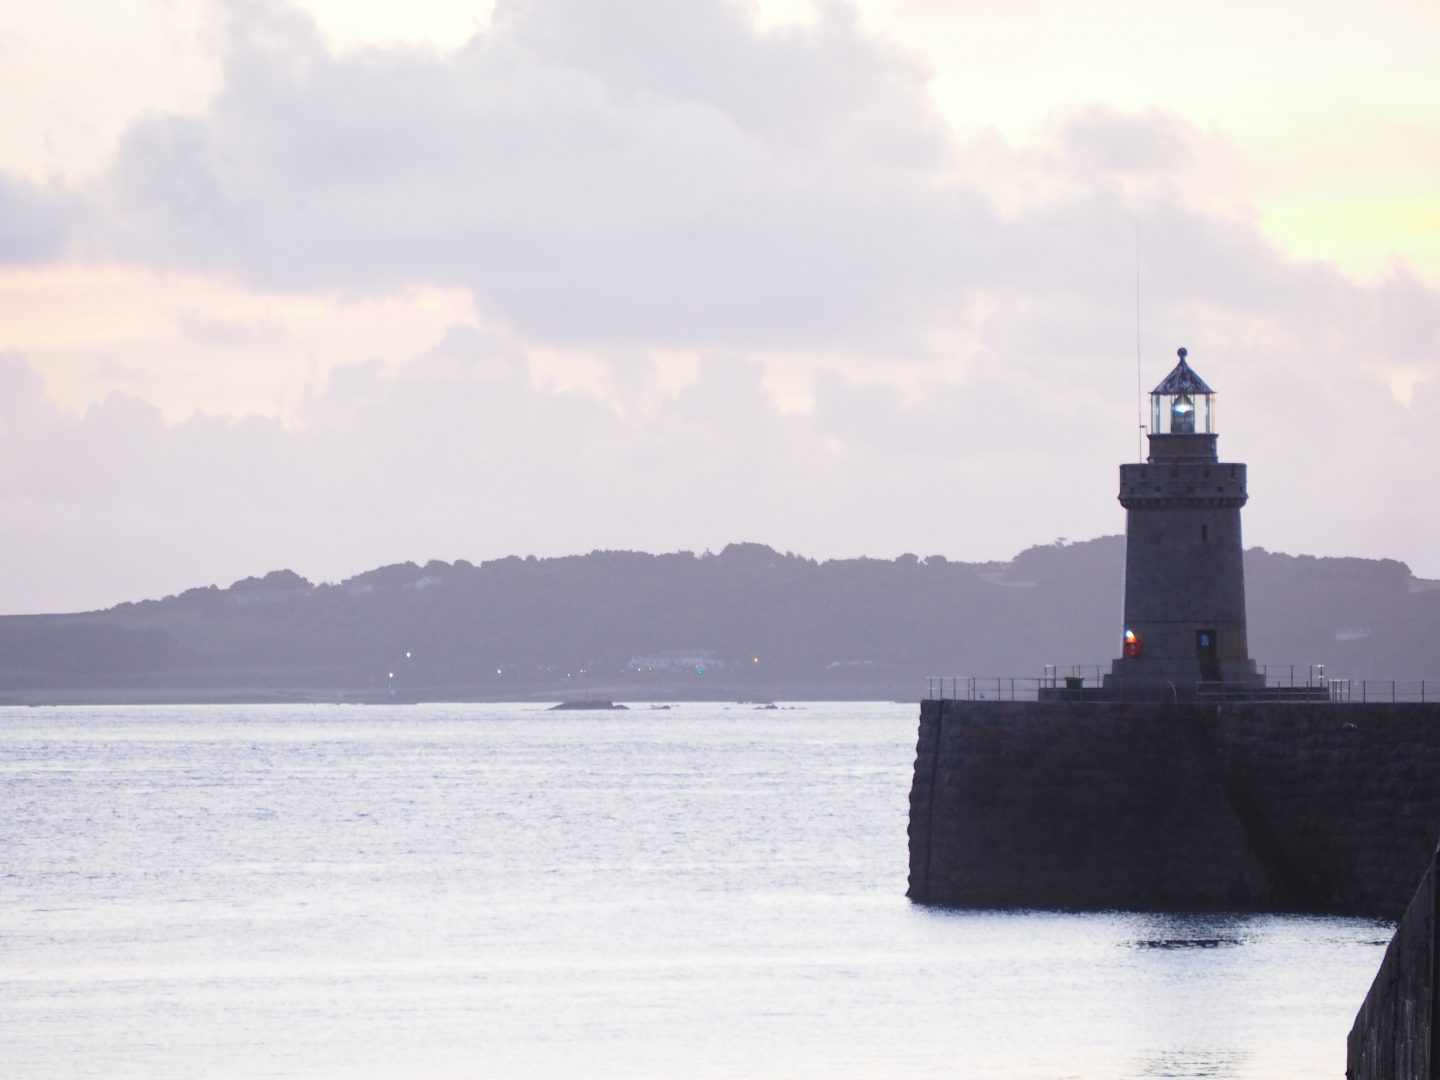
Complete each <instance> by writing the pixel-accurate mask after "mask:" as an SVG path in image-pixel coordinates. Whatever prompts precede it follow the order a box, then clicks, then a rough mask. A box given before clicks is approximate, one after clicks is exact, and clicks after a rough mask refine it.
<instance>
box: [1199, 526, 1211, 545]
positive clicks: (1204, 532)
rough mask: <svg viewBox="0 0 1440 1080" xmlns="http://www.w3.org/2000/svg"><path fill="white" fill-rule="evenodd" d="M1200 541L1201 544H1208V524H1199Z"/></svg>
mask: <svg viewBox="0 0 1440 1080" xmlns="http://www.w3.org/2000/svg"><path fill="white" fill-rule="evenodd" d="M1200 542H1201V543H1202V544H1208V543H1209V542H1210V526H1209V525H1201V526H1200Z"/></svg>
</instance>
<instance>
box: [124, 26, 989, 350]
mask: <svg viewBox="0 0 1440 1080" xmlns="http://www.w3.org/2000/svg"><path fill="white" fill-rule="evenodd" d="M230 10H231V19H230V30H229V33H228V36H227V37H226V48H225V82H224V86H223V88H222V90H221V92H220V93H219V94H218V96H217V97H216V99H215V101H214V102H213V104H212V106H211V108H210V109H209V111H208V112H207V113H206V114H205V115H203V116H200V117H175V116H156V117H151V118H148V119H146V120H143V121H140V122H138V123H137V124H136V125H134V126H133V127H132V128H131V129H130V131H129V132H128V133H127V135H126V136H125V138H124V140H123V142H122V144H121V146H120V148H119V152H118V155H117V161H116V165H115V168H114V170H113V173H112V175H111V177H110V180H109V185H108V189H107V190H108V196H107V197H108V199H109V200H110V205H111V209H112V218H111V220H112V221H113V222H114V226H115V231H114V233H113V236H112V243H114V244H115V245H116V246H117V247H118V248H119V250H121V251H122V252H124V253H126V254H127V255H128V256H129V257H132V258H139V259H144V260H148V261H154V262H158V263H161V264H165V265H190V266H198V267H202V268H208V269H225V270H231V269H234V270H239V271H240V272H242V273H244V274H246V275H248V276H249V277H250V278H251V279H252V280H254V281H257V282H261V283H264V284H266V285H269V286H275V287H281V288H308V287H316V286H334V285H340V286H343V287H349V288H357V289H374V290H385V289H389V288H393V287H396V286H398V285H402V284H405V283H409V282H415V281H428V282H443V283H448V284H462V285H466V286H468V287H470V288H471V289H472V290H473V291H474V293H475V295H476V297H477V300H478V301H479V303H481V304H482V305H483V306H484V307H485V308H487V309H488V310H489V311H491V312H492V313H494V314H496V315H498V316H500V317H502V318H504V319H505V320H506V321H508V322H510V323H511V324H512V325H515V326H517V327H519V328H520V329H521V330H522V332H524V333H525V334H527V335H529V336H531V337H535V338H544V339H548V340H559V341H571V342H575V341H608V342H614V343H624V342H630V343H635V344H654V343H685V344H707V343H711V344H742V345H746V344H756V343H765V344H784V343H790V344H794V343H796V342H805V343H807V344H810V343H821V344H823V343H826V342H831V343H835V342H849V341H852V340H855V339H857V338H858V339H861V340H862V341H863V340H865V339H876V338H882V339H887V340H889V339H893V338H894V337H896V336H897V335H903V333H904V332H905V331H904V327H905V326H906V325H907V324H909V323H911V322H913V321H915V320H916V319H917V318H919V317H920V315H921V313H922V310H923V308H924V306H925V305H926V304H927V303H934V302H935V300H936V299H937V297H943V296H945V295H947V294H948V293H949V292H951V291H952V290H953V288H954V284H955V282H954V275H953V274H952V273H950V272H948V271H947V263H949V262H951V261H952V259H953V254H952V253H953V252H954V251H955V250H961V249H963V248H964V247H965V243H963V241H964V238H965V237H966V235H967V234H971V235H975V236H982V235H984V234H986V233H988V232H989V231H991V230H992V229H993V224H994V214H993V211H992V210H991V209H990V207H989V204H988V203H987V202H986V200H984V199H983V198H981V197H979V196H977V195H976V194H975V193H973V192H967V191H963V190H955V191H943V192H937V191H936V190H935V189H936V185H937V178H938V177H937V173H936V171H935V169H934V168H933V163H934V162H936V161H940V160H943V158H944V157H945V156H946V155H947V154H948V153H949V150H950V145H949V142H948V137H947V136H946V134H945V133H944V130H943V128H942V127H941V125H940V124H939V123H938V122H937V121H936V119H935V117H934V114H933V110H932V109H931V108H930V106H929V105H928V102H927V100H926V98H925V94H924V84H923V82H922V81H921V80H920V78H918V77H917V76H916V74H915V73H914V72H913V71H912V70H911V69H910V68H909V67H908V66H907V65H906V63H904V62H903V61H901V60H899V59H898V58H896V57H895V56H893V55H891V54H890V53H889V52H887V51H886V50H883V49H881V48H879V47H878V46H876V45H874V44H873V43H872V42H870V41H869V40H868V39H866V38H864V37H863V36H861V35H860V34H859V32H858V31H857V30H856V28H855V27H854V26H852V25H850V24H849V23H848V22H846V21H845V20H844V19H841V18H839V17H838V16H832V17H829V18H827V19H825V20H824V21H823V22H822V23H821V24H820V26H819V27H817V28H815V29H813V30H807V31H798V30H797V31H791V32H788V33H786V34H780V35H764V34H760V33H758V32H757V31H755V30H754V29H753V28H752V27H751V25H750V24H749V22H748V20H747V17H746V16H745V15H744V14H742V9H740V8H738V7H737V6H735V5H733V4H730V3H724V2H721V0H702V2H698V3H695V4H687V5H684V6H683V8H680V7H675V6H674V5H658V6H657V5H649V4H640V3H632V4H627V5H623V6H621V7H618V8H613V9H612V8H610V7H606V8H605V11H604V15H603V16H600V15H599V14H598V13H597V9H596V8H594V6H593V5H576V4H572V3H569V2H567V0H535V2H532V3H530V4H527V5H523V6H515V5H512V6H511V7H509V8H507V9H506V10H505V11H502V13H501V17H500V18H497V20H496V24H495V28H494V29H493V30H491V31H490V32H487V33H485V34H481V35H478V36H477V37H476V38H475V39H473V40H472V41H471V42H470V44H469V45H468V46H466V47H465V48H463V49H461V50H459V51H458V52H456V53H454V54H452V55H449V56H443V57H442V56H436V55H432V54H429V53H425V52H421V51H413V50H404V49H381V50H368V51H365V52H360V53H353V54H346V55H342V56H334V55H331V54H329V53H327V52H326V51H325V50H324V48H323V46H322V45H321V43H320V42H319V40H318V38H317V36H316V34H315V33H314V29H313V27H310V26H308V25H307V24H306V23H305V22H304V20H303V19H301V18H300V17H298V16H297V15H296V14H295V13H294V12H292V11H290V10H289V9H287V8H284V7H283V6H278V5H273V4H251V3H236V4H233V5H231V9H230ZM667 11H668V12H669V14H668V15H667V14H663V12H667ZM681 11H683V16H681V15H679V14H677V13H678V12H681ZM592 39H594V44H595V46H596V48H595V49H594V51H593V52H592V53H588V54H587V53H586V51H585V49H584V48H582V46H583V44H584V43H585V42H587V41H591V40H592ZM587 57H588V65H589V66H583V65H582V63H581V61H582V60H585V59H586V58H587ZM705 57H709V60H708V62H702V59H703V58H705ZM647 58H648V60H647ZM682 61H683V62H682ZM801 132H803V133H804V134H803V135H801V134H800V133H801ZM942 186H943V185H942ZM957 241H960V243H957Z"/></svg>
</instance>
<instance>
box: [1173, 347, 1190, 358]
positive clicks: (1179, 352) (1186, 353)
mask: <svg viewBox="0 0 1440 1080" xmlns="http://www.w3.org/2000/svg"><path fill="white" fill-rule="evenodd" d="M1175 355H1176V356H1178V357H1179V358H1180V359H1181V360H1184V359H1185V357H1187V356H1189V355H1190V350H1189V349H1187V348H1185V346H1184V345H1181V346H1180V348H1178V349H1176V350H1175Z"/></svg>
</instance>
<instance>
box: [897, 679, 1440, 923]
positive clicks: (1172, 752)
mask: <svg viewBox="0 0 1440 1080" xmlns="http://www.w3.org/2000/svg"><path fill="white" fill-rule="evenodd" d="M1437 835H1440V705H1409V704H1397V705H1375V704H1371V705H1363V704H1346V705H1329V704H1323V705H1314V704H1310V705H1307V704H1282V703H1274V702H1270V703H1250V704H1232V705H1223V706H1215V705H1199V704H1189V705H1186V704H1181V705H1179V706H1159V705H1136V704H1129V705H1115V704H1100V703H1089V702H1079V703H1044V704H1041V703H1030V702H984V701H981V702H953V701H951V702H941V701H927V702H925V703H924V704H923V706H922V709H921V722H920V732H919V740H918V743H917V747H916V760H915V772H914V783H913V786H912V789H911V796H910V893H909V895H910V896H911V897H912V898H913V899H915V900H918V901H921V902H926V903H934V904H945V905H958V906H975V907H1061V908H1091V909H1095V908H1128V909H1133V910H1163V909H1227V910H1262V911H1268V910H1287V911H1315V912H1335V913H1350V914H1364V915H1375V916H1380V917H1386V918H1398V917H1399V916H1400V914H1401V913H1402V912H1403V911H1404V910H1405V906H1406V904H1407V902H1408V901H1409V899H1410V896H1411V895H1412V893H1413V892H1414V890H1415V888H1416V885H1417V884H1418V882H1419V880H1420V877H1421V875H1422V874H1423V873H1424V871H1425V868H1426V866H1427V865H1428V864H1427V857H1428V855H1429V853H1430V852H1431V851H1433V850H1434V848H1435V842H1436V837H1437Z"/></svg>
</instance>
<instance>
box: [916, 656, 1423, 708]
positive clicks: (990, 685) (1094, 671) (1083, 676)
mask: <svg viewBox="0 0 1440 1080" xmlns="http://www.w3.org/2000/svg"><path fill="white" fill-rule="evenodd" d="M1261 673H1262V675H1263V677H1264V682H1263V683H1254V682H1249V683H1227V682H1196V683H1191V684H1186V685H1179V686H1177V685H1175V684H1172V683H1165V684H1163V685H1161V686H1158V687H1156V686H1149V687H1135V686H1114V685H1112V686H1108V687H1107V686H1106V685H1105V679H1104V673H1103V671H1102V670H1101V669H1100V668H1098V667H1074V668H1061V667H1056V666H1054V665H1047V666H1046V668H1045V673H1044V674H1043V675H1040V676H1028V677H1027V676H1020V675H1000V676H996V675H931V676H929V677H928V678H927V679H926V680H925V697H926V699H927V700H932V701H933V700H940V699H943V700H947V701H1042V700H1043V701H1066V700H1073V701H1087V702H1099V703H1105V702H1111V703H1121V702H1151V701H1154V702H1176V701H1206V702H1216V703H1224V702H1227V701H1303V702H1316V703H1323V702H1330V703H1333V704H1344V703H1347V702H1360V703H1372V702H1375V703H1378V702H1393V703H1401V702H1420V703H1427V702H1440V679H1343V678H1333V677H1328V676H1326V674H1325V672H1324V668H1323V667H1321V666H1320V665H1318V664H1316V665H1309V666H1307V667H1298V668H1297V667H1293V666H1291V667H1270V668H1264V669H1262V672H1261Z"/></svg>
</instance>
